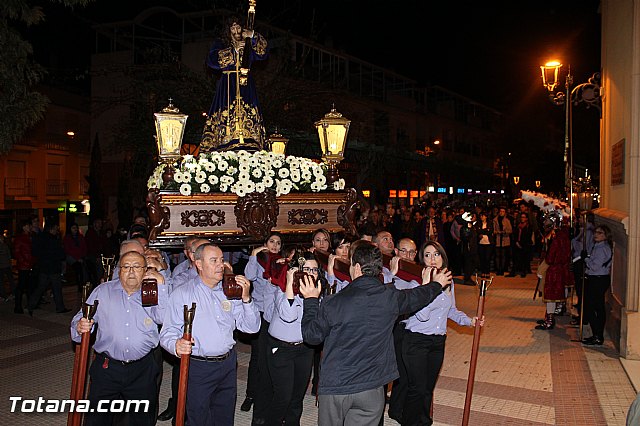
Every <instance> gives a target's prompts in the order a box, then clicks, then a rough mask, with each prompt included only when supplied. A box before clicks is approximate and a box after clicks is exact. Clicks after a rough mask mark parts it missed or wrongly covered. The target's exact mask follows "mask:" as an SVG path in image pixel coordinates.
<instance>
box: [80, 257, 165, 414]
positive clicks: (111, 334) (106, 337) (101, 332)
mask: <svg viewBox="0 0 640 426" xmlns="http://www.w3.org/2000/svg"><path fill="white" fill-rule="evenodd" d="M144 278H155V279H156V280H157V282H158V284H159V285H158V304H157V305H156V306H148V307H144V306H142V296H141V292H140V289H141V286H142V280H143V279H144ZM96 299H97V300H99V301H100V309H99V310H98V311H97V312H96V315H95V316H94V317H93V319H92V320H91V321H88V320H87V319H85V318H84V317H82V311H80V312H78V313H77V314H76V315H75V316H74V317H73V320H72V321H71V338H72V339H73V340H74V341H75V342H80V340H81V336H82V334H83V333H87V332H91V331H93V329H94V325H98V331H97V334H96V341H95V344H94V345H93V348H94V350H95V353H96V355H95V359H94V360H93V363H92V364H91V367H90V368H89V374H90V376H91V386H90V390H89V401H90V404H91V410H90V412H89V413H87V417H86V423H85V424H86V425H111V424H112V421H113V414H112V413H109V412H100V411H99V409H100V408H102V409H104V408H105V404H104V403H102V404H100V405H99V402H101V401H107V400H111V401H113V400H125V401H128V400H139V401H148V405H147V404H142V405H141V406H139V407H140V408H141V409H140V410H139V412H130V413H128V416H129V418H130V420H131V424H136V425H153V424H155V415H156V406H157V403H158V401H157V391H158V388H157V382H156V379H157V376H158V374H159V373H160V369H159V367H158V363H156V362H155V360H154V358H153V356H152V353H153V351H154V349H155V348H156V347H157V346H158V343H159V341H160V336H159V333H158V325H159V324H161V323H162V318H163V316H164V308H165V307H166V305H167V302H168V291H167V286H166V285H164V278H163V277H162V275H161V274H159V273H158V272H157V271H155V270H154V269H151V270H149V271H147V262H146V259H145V257H144V256H143V255H141V254H140V253H136V252H128V253H125V254H124V255H123V256H122V257H121V259H120V272H119V275H118V278H117V279H115V280H113V281H108V282H106V283H103V284H101V285H99V286H98V287H96V289H95V290H94V291H93V292H92V293H91V295H90V296H89V298H88V299H87V303H88V304H93V302H94V301H95V300H96ZM81 374H82V373H81ZM78 397H81V396H80V395H78ZM106 407H109V405H108V404H107V405H106ZM107 411H108V410H107Z"/></svg>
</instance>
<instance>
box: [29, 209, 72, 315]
mask: <svg viewBox="0 0 640 426" xmlns="http://www.w3.org/2000/svg"><path fill="white" fill-rule="evenodd" d="M59 237H60V226H58V224H57V223H53V222H51V221H48V222H47V223H46V224H45V225H44V229H43V230H42V232H41V233H40V234H38V236H37V237H36V238H35V239H34V241H33V248H32V250H33V255H34V256H35V258H36V266H37V269H38V286H37V287H36V289H35V290H34V291H33V293H32V294H31V296H30V297H29V306H28V310H29V315H31V316H33V311H34V310H35V309H36V308H37V307H38V304H39V302H40V298H41V297H42V295H43V294H44V292H45V291H46V289H47V286H48V285H51V290H52V292H53V300H54V302H55V304H56V312H57V313H59V314H64V313H66V312H70V311H71V309H68V308H67V307H66V306H65V305H64V300H63V299H62V275H61V274H62V262H64V260H65V254H64V249H63V248H62V242H61V241H60V238H59Z"/></svg>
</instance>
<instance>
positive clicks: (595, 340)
mask: <svg viewBox="0 0 640 426" xmlns="http://www.w3.org/2000/svg"><path fill="white" fill-rule="evenodd" d="M603 343H604V338H602V337H596V336H591V337H587V338H586V339H582V344H583V345H588V346H594V345H598V346H600V345H602V344H603Z"/></svg>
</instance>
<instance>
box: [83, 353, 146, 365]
mask: <svg viewBox="0 0 640 426" xmlns="http://www.w3.org/2000/svg"><path fill="white" fill-rule="evenodd" d="M152 352H153V350H151V351H149V353H147V354H146V355H145V356H143V357H142V358H138V359H134V360H131V361H120V360H119V359H114V358H111V357H110V356H109V355H107V354H106V353H104V352H96V357H101V358H103V359H104V360H105V361H108V362H115V363H118V364H120V365H131V364H135V363H137V362H140V361H142V360H144V359H146V358H147V357H149V355H151V353H152Z"/></svg>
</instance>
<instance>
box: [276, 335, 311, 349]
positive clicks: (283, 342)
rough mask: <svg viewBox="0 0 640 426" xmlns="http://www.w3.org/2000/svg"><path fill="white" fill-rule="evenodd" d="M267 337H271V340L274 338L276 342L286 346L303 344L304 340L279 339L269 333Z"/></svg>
mask: <svg viewBox="0 0 640 426" xmlns="http://www.w3.org/2000/svg"><path fill="white" fill-rule="evenodd" d="M269 337H271V338H272V339H273V340H275V341H276V342H278V343H282V344H283V345H287V346H300V345H301V344H303V343H304V342H287V341H285V340H280V339H276V338H275V337H273V336H272V335H271V334H269Z"/></svg>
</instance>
